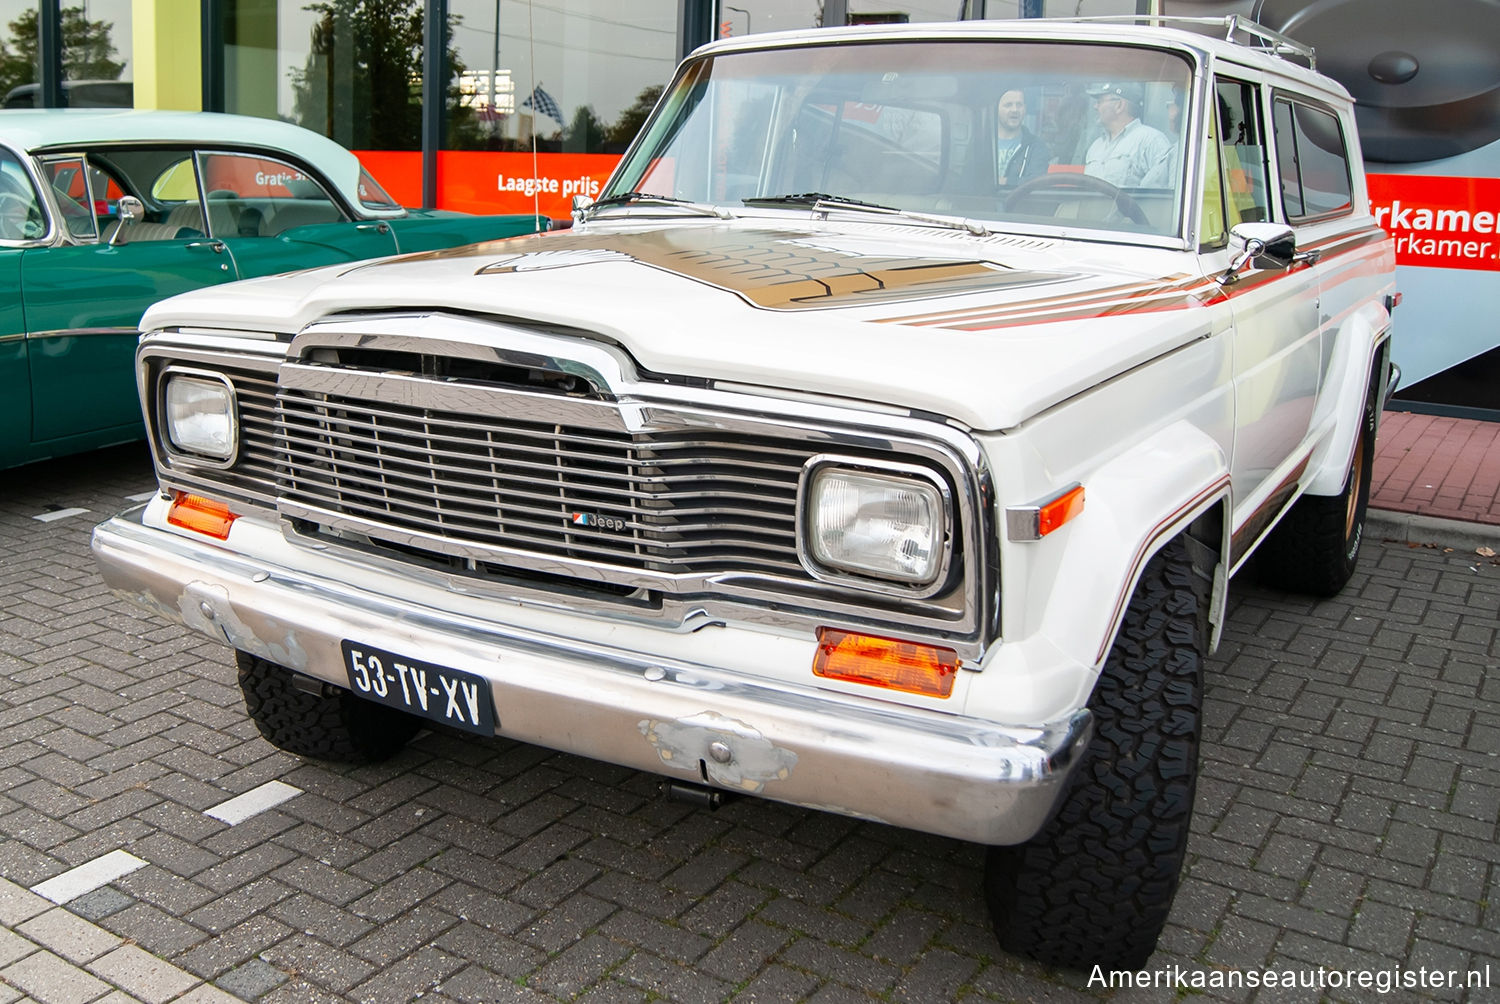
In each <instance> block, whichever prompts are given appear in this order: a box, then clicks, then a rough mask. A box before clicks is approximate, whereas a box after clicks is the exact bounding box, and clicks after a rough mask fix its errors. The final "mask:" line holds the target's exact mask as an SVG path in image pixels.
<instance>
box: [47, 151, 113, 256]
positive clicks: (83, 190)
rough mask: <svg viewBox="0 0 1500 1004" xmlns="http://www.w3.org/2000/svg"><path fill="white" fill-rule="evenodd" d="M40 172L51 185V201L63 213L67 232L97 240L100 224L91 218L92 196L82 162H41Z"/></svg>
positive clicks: (69, 159) (67, 159)
mask: <svg viewBox="0 0 1500 1004" xmlns="http://www.w3.org/2000/svg"><path fill="white" fill-rule="evenodd" d="M42 173H43V175H44V176H45V177H46V179H47V184H48V185H50V186H52V201H53V202H54V203H55V204H56V205H57V211H58V212H59V213H60V214H62V221H63V225H64V226H66V227H67V228H68V233H69V234H71V235H73V236H74V237H77V238H79V239H80V240H85V241H91V240H94V239H95V238H97V237H98V236H99V225H98V221H97V220H96V219H95V217H94V196H93V195H92V194H91V193H90V192H89V170H88V164H87V163H86V162H85V161H84V159H83V158H82V157H57V158H53V159H49V160H46V161H44V162H43V163H42ZM101 197H102V193H101Z"/></svg>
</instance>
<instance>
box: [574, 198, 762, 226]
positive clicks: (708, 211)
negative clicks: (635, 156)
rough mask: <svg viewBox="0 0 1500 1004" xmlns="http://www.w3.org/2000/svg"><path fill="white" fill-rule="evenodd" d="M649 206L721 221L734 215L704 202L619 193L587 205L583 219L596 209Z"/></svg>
mask: <svg viewBox="0 0 1500 1004" xmlns="http://www.w3.org/2000/svg"><path fill="white" fill-rule="evenodd" d="M642 203H644V204H646V205H651V206H672V207H673V208H677V209H691V210H693V211H694V212H696V213H699V214H700V215H703V216H715V217H718V218H719V219H721V220H732V219H734V214H733V213H731V212H730V211H729V210H727V209H725V208H724V207H723V206H712V205H709V204H708V203H706V202H693V201H692V200H690V199H674V198H672V197H671V196H670V195H651V194H650V193H648V192H621V193H619V194H618V195H610V196H606V197H605V198H602V199H600V200H599V201H597V202H591V203H589V206H588V208H587V209H586V210H585V211H584V216H585V219H587V218H588V217H589V216H592V215H594V211H595V210H598V209H607V208H609V207H610V206H629V205H637V204H642Z"/></svg>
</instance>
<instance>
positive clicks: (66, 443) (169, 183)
mask: <svg viewBox="0 0 1500 1004" xmlns="http://www.w3.org/2000/svg"><path fill="white" fill-rule="evenodd" d="M546 226H547V221H546V220H545V219H538V218H535V217H531V216H468V215H464V214H461V213H451V212H443V211H438V210H416V209H403V208H402V207H401V206H400V205H399V204H397V203H396V202H395V201H394V200H393V199H392V198H391V197H390V196H389V195H387V194H386V193H385V191H384V190H383V189H382V188H381V187H380V185H379V184H378V183H377V182H376V181H375V179H374V178H372V177H370V175H369V174H368V173H367V172H366V171H364V170H363V169H362V168H361V167H360V163H359V161H358V160H357V159H356V158H355V156H354V155H353V154H351V153H350V152H349V151H347V150H345V149H344V148H343V147H341V146H339V145H338V144H337V143H335V142H333V141H332V140H330V139H327V138H325V137H323V136H319V135H317V134H316V133H313V132H309V131H308V130H306V129H301V128H298V127H297V126H293V125H289V124H287V123H285V122H277V121H273V120H270V119H259V118H250V117H246V116H239V115H218V114H211V113H194V112H145V111H128V110H103V109H100V110H92V109H90V110H44V111H19V110H18V111H4V112H0V468H4V467H13V466H15V465H17V464H24V463H29V462H31V461H33V460H40V459H42V458H45V457H54V456H58V455H61V454H66V453H75V452H78V451H80V450H88V449H93V448H95V447H99V446H105V445H108V444H110V443H118V442H123V441H126V440H130V439H135V438H139V437H140V436H141V435H142V431H143V430H142V426H141V406H140V401H139V399H138V397H137V395H136V388H135V374H134V365H135V346H136V337H137V331H136V325H137V323H138V322H139V321H140V318H141V314H142V313H143V312H144V311H145V309H146V308H147V307H149V306H150V305H151V304H153V303H155V302H156V301H157V300H160V299H163V298H165V297H168V296H171V295H173V294H175V293H181V292H184V291H185V290H189V289H196V288H198V287H200V286H207V285H211V284H214V283H221V282H230V281H232V280H234V279H245V278H250V277H252V276H261V275H270V274H272V273H276V272H286V271H291V270H294V269H301V268H308V267H310V266H315V265H329V264H336V263H338V262H341V261H356V260H360V259H365V258H377V257H380V256H382V255H392V254H397V253H400V252H406V251H425V250H432V249H436V248H444V247H451V246H454V245H458V244H470V243H473V242H476V241H480V240H489V239H491V238H497V237H509V236H514V235H516V234H522V233H530V232H532V231H535V230H538V229H545V228H546Z"/></svg>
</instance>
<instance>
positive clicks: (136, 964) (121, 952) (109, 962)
mask: <svg viewBox="0 0 1500 1004" xmlns="http://www.w3.org/2000/svg"><path fill="white" fill-rule="evenodd" d="M88 968H89V971H90V972H92V973H93V974H94V975H95V976H98V977H100V978H102V979H105V980H107V981H109V982H110V983H111V984H113V985H115V986H117V987H120V988H122V989H124V990H125V991H127V992H129V993H131V994H133V995H134V996H136V997H137V998H139V999H140V1000H143V1001H145V1002H147V1004H162V1002H164V1001H167V1000H170V999H171V998H173V997H177V996H179V995H180V994H182V993H184V992H185V991H187V989H188V988H189V987H193V986H196V985H197V984H198V983H199V982H200V981H199V980H198V978H197V977H195V976H193V975H191V974H189V973H185V972H183V971H182V970H181V969H178V968H177V967H176V966H174V965H172V964H170V963H168V962H165V961H163V960H162V959H158V958H157V957H156V956H154V955H152V954H151V953H149V952H145V951H142V950H141V949H140V948H138V947H137V946H135V945H121V946H120V947H119V948H116V949H115V950H114V951H112V952H110V953H109V954H107V955H104V956H102V957H101V958H98V959H95V960H94V961H93V962H91V963H89V965H88Z"/></svg>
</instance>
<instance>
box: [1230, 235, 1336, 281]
mask: <svg viewBox="0 0 1500 1004" xmlns="http://www.w3.org/2000/svg"><path fill="white" fill-rule="evenodd" d="M1229 247H1230V250H1231V251H1233V252H1234V257H1233V258H1231V259H1230V261H1229V268H1228V269H1226V270H1225V271H1224V274H1223V275H1221V276H1219V281H1220V282H1222V283H1225V284H1228V283H1231V282H1234V281H1235V280H1237V279H1238V278H1239V277H1240V273H1241V272H1243V271H1244V270H1245V266H1247V265H1252V264H1253V265H1255V267H1257V268H1291V267H1292V266H1293V265H1296V264H1301V263H1303V262H1307V263H1309V264H1310V263H1312V262H1315V261H1317V260H1318V258H1319V257H1320V255H1319V252H1317V251H1304V252H1301V253H1298V251H1297V237H1296V235H1295V234H1293V233H1292V228H1291V227H1289V226H1287V225H1286V224H1284V223H1237V224H1235V226H1234V227H1233V229H1231V230H1230V231H1229Z"/></svg>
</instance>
